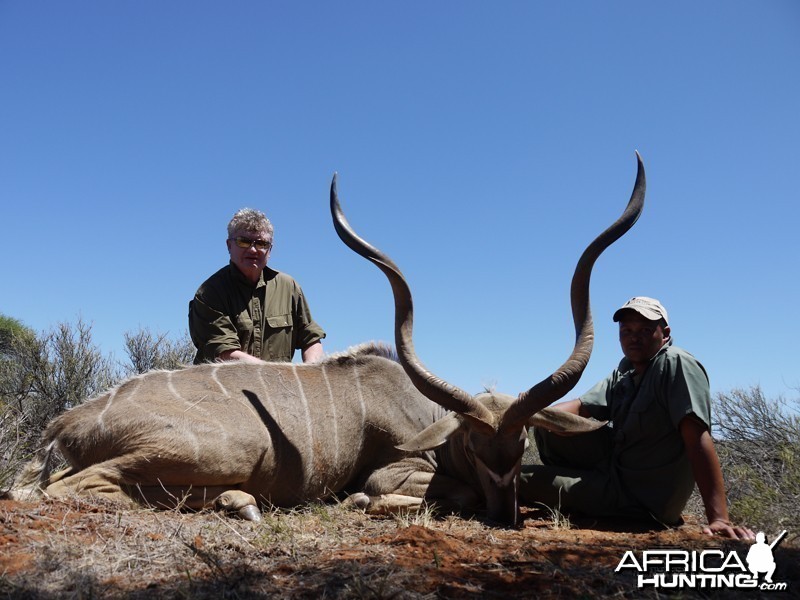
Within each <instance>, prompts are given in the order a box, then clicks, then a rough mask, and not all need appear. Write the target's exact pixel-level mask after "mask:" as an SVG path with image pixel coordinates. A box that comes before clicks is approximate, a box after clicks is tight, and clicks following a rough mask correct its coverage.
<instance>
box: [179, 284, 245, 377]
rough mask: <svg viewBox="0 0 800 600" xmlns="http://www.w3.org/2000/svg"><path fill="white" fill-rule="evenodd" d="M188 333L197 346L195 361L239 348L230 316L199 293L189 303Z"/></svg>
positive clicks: (201, 360) (210, 358)
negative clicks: (208, 302) (212, 305)
mask: <svg viewBox="0 0 800 600" xmlns="http://www.w3.org/2000/svg"><path fill="white" fill-rule="evenodd" d="M189 334H190V336H191V338H192V342H194V345H195V347H196V348H197V356H196V357H195V361H194V362H195V363H201V362H205V361H214V360H216V359H217V357H218V356H219V355H220V354H221V353H222V352H226V351H228V350H240V349H241V342H240V340H239V335H238V333H237V331H236V327H234V325H233V323H232V322H231V319H230V317H228V315H226V314H224V313H222V312H220V311H218V310H215V309H214V308H212V307H211V306H209V305H208V304H207V301H206V299H204V298H203V297H202V296H201V294H200V293H198V294H197V295H196V296H195V297H194V299H193V300H192V301H191V302H190V303H189Z"/></svg>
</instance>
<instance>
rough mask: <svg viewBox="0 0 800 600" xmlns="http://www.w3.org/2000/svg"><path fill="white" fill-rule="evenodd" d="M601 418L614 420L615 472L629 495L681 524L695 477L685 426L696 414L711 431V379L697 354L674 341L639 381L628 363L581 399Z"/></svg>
mask: <svg viewBox="0 0 800 600" xmlns="http://www.w3.org/2000/svg"><path fill="white" fill-rule="evenodd" d="M581 403H582V404H583V405H584V406H585V407H586V408H587V410H588V411H589V413H590V414H591V415H592V416H593V417H595V418H597V419H602V420H605V419H608V420H609V421H610V423H609V425H610V427H611V434H612V435H611V438H612V440H613V447H612V449H611V469H612V471H614V472H615V474H616V476H617V477H616V479H617V481H618V482H619V484H620V485H621V487H622V490H623V492H624V493H625V494H626V495H627V496H629V497H630V498H632V499H633V500H635V501H636V502H637V503H640V504H641V505H643V506H644V507H645V508H646V509H647V510H648V511H650V512H651V513H652V514H653V515H655V516H657V517H658V518H660V519H662V520H664V521H665V522H668V523H670V522H674V521H677V520H679V518H680V513H681V511H682V510H683V508H684V507H685V506H686V502H687V500H688V499H689V496H690V495H691V493H692V490H693V489H694V476H693V474H692V470H691V465H690V464H689V459H688V456H687V454H686V448H685V446H684V444H683V438H682V436H681V433H680V429H679V423H680V422H681V420H682V419H683V418H684V417H686V416H687V415H694V417H696V418H698V419H700V420H701V421H702V422H703V423H705V424H706V426H707V427H709V428H710V427H711V391H710V388H709V383H708V375H707V374H706V371H705V369H704V368H703V366H702V365H701V364H700V363H699V362H698V361H697V359H695V358H694V357H693V356H692V355H691V354H689V353H688V352H686V351H685V350H682V349H681V348H678V347H677V346H673V345H672V342H671V341H670V342H668V344H667V345H666V346H664V347H663V348H662V349H661V350H659V352H658V353H657V354H656V355H655V356H654V357H653V358H652V359H651V360H650V363H649V364H648V366H647V370H646V371H645V372H644V374H643V375H641V376H639V377H636V376H635V374H634V371H633V367H632V365H631V364H630V362H629V361H628V360H627V359H622V361H621V362H620V364H619V366H618V367H617V369H615V370H614V372H613V373H612V374H611V375H610V376H609V377H607V378H606V379H604V380H603V381H601V382H600V383H598V384H597V385H596V386H594V387H593V388H592V389H591V390H589V391H588V392H587V393H586V394H584V395H583V396H581Z"/></svg>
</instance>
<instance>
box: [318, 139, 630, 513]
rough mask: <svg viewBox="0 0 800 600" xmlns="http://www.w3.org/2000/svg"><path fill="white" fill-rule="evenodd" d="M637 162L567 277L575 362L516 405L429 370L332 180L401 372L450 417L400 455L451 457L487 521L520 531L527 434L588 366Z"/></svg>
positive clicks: (626, 224)
mask: <svg viewBox="0 0 800 600" xmlns="http://www.w3.org/2000/svg"><path fill="white" fill-rule="evenodd" d="M636 159H637V175H636V182H635V185H634V189H633V193H632V195H631V198H630V201H629V202H628V205H627V207H626V209H625V211H624V212H623V214H622V215H621V216H620V218H619V219H618V220H617V221H616V222H615V223H614V224H613V225H611V227H609V228H608V229H606V230H605V231H604V232H603V233H601V234H600V235H599V236H598V237H597V238H596V239H595V240H594V241H593V242H592V243H591V244H589V246H588V247H587V248H586V250H585V251H584V252H583V254H582V256H581V257H580V259H579V260H578V265H577V267H576V268H575V273H574V274H573V277H572V286H571V294H570V298H571V304H572V317H573V321H574V325H575V335H576V342H575V346H574V348H573V351H572V354H571V355H570V356H569V358H568V359H567V361H566V362H565V363H564V364H563V365H561V366H560V367H559V368H558V369H557V370H556V371H555V372H554V373H553V374H552V375H550V376H549V377H547V378H545V379H543V380H542V381H540V382H539V383H537V384H536V385H534V386H533V387H532V388H530V389H529V390H528V391H526V392H523V393H521V394H520V395H519V396H518V397H517V398H513V397H511V396H508V395H505V394H500V393H495V392H484V393H481V394H478V395H476V396H473V395H471V394H469V393H467V392H465V391H464V390H461V389H459V388H457V387H455V386H453V385H451V384H449V383H447V382H445V381H443V380H441V379H439V378H438V377H436V376H435V375H434V374H433V373H431V372H430V371H428V370H427V369H426V367H425V366H424V365H423V364H422V362H421V361H420V359H419V358H418V357H417V354H416V352H415V351H414V345H413V342H412V329H413V303H412V299H411V291H410V289H409V286H408V284H407V283H406V280H405V278H404V277H403V274H402V273H401V272H400V269H399V268H398V267H397V266H396V265H395V264H394V262H393V261H392V260H391V259H390V258H389V257H388V256H386V255H385V254H384V253H382V252H381V251H380V250H378V249H377V248H375V247H374V246H372V245H370V244H369V243H367V242H366V241H364V240H363V239H362V238H361V237H359V236H358V235H357V234H356V233H355V231H353V229H352V228H351V227H350V225H349V223H348V222H347V220H346V219H345V217H344V213H343V212H342V209H341V206H340V205H339V200H338V197H337V190H336V176H335V175H334V179H333V183H332V184H331V212H332V213H333V218H334V226H335V227H336V232H337V233H338V234H339V237H340V238H341V239H342V241H343V242H344V243H345V244H347V245H348V246H349V247H350V248H351V249H352V250H354V251H355V252H356V253H358V254H360V255H361V256H363V257H364V258H366V259H368V260H369V261H371V262H372V263H374V264H375V265H377V266H378V267H379V268H380V269H381V271H383V272H384V274H385V275H386V277H387V278H388V279H389V282H390V284H391V287H392V293H393V295H394V303H395V344H396V346H397V352H398V355H399V359H400V364H401V365H402V366H403V368H404V369H405V371H406V373H407V374H408V376H409V378H410V379H411V381H412V382H413V383H414V386H415V387H416V388H417V389H418V390H419V391H420V392H422V394H424V395H425V396H426V397H427V398H430V399H431V400H432V401H433V402H435V403H436V404H438V405H440V406H442V407H443V408H445V409H447V410H448V411H452V412H449V413H448V414H447V415H446V416H445V417H443V418H442V419H440V420H438V421H436V422H435V423H433V424H431V425H430V426H428V427H427V428H425V429H424V430H423V431H422V432H420V433H419V435H417V436H415V437H414V438H413V439H411V440H408V441H406V442H405V443H404V444H403V445H402V446H400V449H402V450H406V451H409V452H422V451H427V450H432V449H439V450H438V453H439V458H442V457H445V456H446V457H448V458H447V460H444V459H442V462H443V463H444V465H445V469H446V472H447V473H448V474H449V475H454V476H455V477H456V478H458V479H459V480H462V481H474V482H476V483H477V485H476V488H477V489H479V490H480V492H481V495H482V496H483V499H484V500H485V503H486V508H487V516H488V518H489V520H491V521H494V522H498V523H501V524H509V525H516V524H517V523H518V521H519V515H520V511H519V495H518V486H519V476H520V466H521V462H522V455H523V452H524V450H525V447H526V445H527V443H528V429H527V428H528V426H531V425H537V419H536V418H535V417H536V415H541V414H542V413H541V411H542V410H543V409H544V408H545V407H547V406H549V405H550V404H552V403H553V402H555V401H556V400H558V399H559V398H562V397H563V396H564V395H565V394H566V393H567V392H569V391H570V390H571V389H572V388H573V387H574V386H575V384H577V383H578V380H579V379H580V377H581V375H582V374H583V371H584V369H585V368H586V365H587V363H588V361H589V357H590V355H591V352H592V346H593V343H594V326H593V323H592V316H591V310H590V303H589V280H590V277H591V272H592V267H593V266H594V263H595V261H596V260H597V258H598V257H599V256H600V254H601V253H602V252H603V251H604V250H605V249H606V248H608V246H610V245H611V244H612V243H614V242H615V241H616V240H618V239H619V238H620V237H621V236H622V235H624V234H625V232H627V231H628V230H629V229H630V228H631V227H632V226H633V225H634V223H635V222H636V221H637V219H638V218H639V216H640V215H641V212H642V209H643V208H644V195H645V175H644V166H643V164H642V160H641V157H640V156H639V153H638V152H637V153H636ZM548 412H549V411H548ZM548 418H549V419H551V418H552V415H550V414H548ZM588 428H590V427H588Z"/></svg>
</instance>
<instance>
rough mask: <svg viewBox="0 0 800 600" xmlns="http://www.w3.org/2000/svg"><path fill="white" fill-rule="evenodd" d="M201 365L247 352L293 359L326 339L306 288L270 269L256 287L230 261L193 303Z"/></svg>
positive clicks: (274, 358) (194, 335) (191, 330)
mask: <svg viewBox="0 0 800 600" xmlns="http://www.w3.org/2000/svg"><path fill="white" fill-rule="evenodd" d="M189 334H190V335H191V337H192V341H193V342H194V345H195V346H196V347H197V355H196V356H195V359H194V362H195V364H199V363H202V362H206V361H214V360H216V359H217V357H218V356H219V355H220V354H221V353H222V352H225V351H228V350H243V351H245V352H247V353H248V354H251V355H253V356H257V357H259V358H262V359H263V360H268V361H290V360H292V356H293V355H294V351H295V350H302V349H303V348H307V347H308V346H310V345H311V344H313V343H315V342H318V341H319V340H321V339H323V338H324V337H325V332H324V331H323V330H322V328H321V327H320V326H319V325H318V324H317V323H316V322H315V321H314V320H313V319H312V317H311V311H310V310H309V308H308V303H307V302H306V299H305V296H304V295H303V291H302V290H301V289H300V286H299V285H298V284H297V282H296V281H295V280H294V279H292V278H291V277H290V276H289V275H286V274H285V273H279V272H278V271H274V270H273V269H270V268H269V267H266V268H265V269H264V271H263V272H262V273H261V276H260V277H259V279H258V283H256V284H255V285H253V283H252V282H251V281H249V280H248V279H247V278H246V277H245V276H244V275H242V273H241V271H239V269H237V268H236V266H235V265H234V264H233V263H229V264H228V265H227V266H225V267H223V268H222V269H220V270H219V271H217V272H216V273H214V274H213V275H212V276H211V277H209V278H208V279H207V280H206V281H205V282H204V283H203V284H202V285H201V286H200V288H199V289H198V290H197V293H196V294H195V296H194V299H193V300H192V301H191V302H190V303H189Z"/></svg>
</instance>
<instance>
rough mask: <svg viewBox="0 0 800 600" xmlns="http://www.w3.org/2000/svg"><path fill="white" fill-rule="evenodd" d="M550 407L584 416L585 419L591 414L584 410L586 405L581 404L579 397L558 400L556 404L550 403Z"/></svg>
mask: <svg viewBox="0 0 800 600" xmlns="http://www.w3.org/2000/svg"><path fill="white" fill-rule="evenodd" d="M550 408H555V409H556V410H563V411H564V412H568V413H572V414H573V415H578V416H580V417H586V418H587V419H588V418H590V417H591V416H592V415H591V414H590V413H589V411H588V410H586V407H585V406H584V405H583V403H582V402H581V399H580V398H575V399H574V400H567V401H566V402H559V403H558V404H551V405H550Z"/></svg>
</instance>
